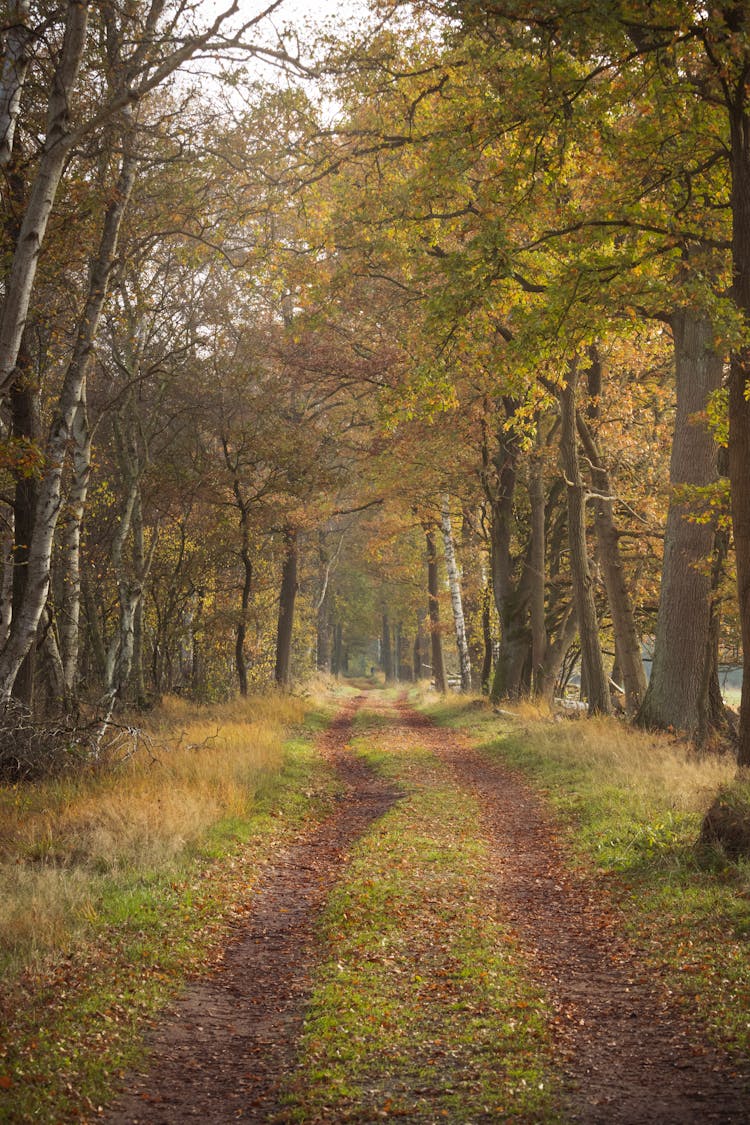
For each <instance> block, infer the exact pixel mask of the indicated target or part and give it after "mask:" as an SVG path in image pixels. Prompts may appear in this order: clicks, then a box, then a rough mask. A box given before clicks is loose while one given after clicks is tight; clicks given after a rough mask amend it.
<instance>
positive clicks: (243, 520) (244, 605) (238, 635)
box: [234, 508, 253, 698]
mask: <svg viewBox="0 0 750 1125" xmlns="http://www.w3.org/2000/svg"><path fill="white" fill-rule="evenodd" d="M240 524H241V533H242V545H241V547H240V561H241V562H242V592H241V594H240V614H239V617H238V619H237V627H236V629H235V636H234V659H235V666H236V668H237V680H238V682H239V689H240V695H241V696H242V697H243V698H246V697H247V691H248V682H247V658H246V656H245V639H246V637H247V619H248V613H249V610H250V594H251V593H252V588H253V563H252V559H251V557H250V529H249V527H248V519H247V512H246V511H245V509H244V508H243V509H242V511H241V516H240Z"/></svg>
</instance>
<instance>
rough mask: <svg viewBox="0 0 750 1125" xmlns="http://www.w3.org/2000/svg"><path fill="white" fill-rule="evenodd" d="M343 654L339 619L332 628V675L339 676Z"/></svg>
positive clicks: (342, 638) (342, 639)
mask: <svg viewBox="0 0 750 1125" xmlns="http://www.w3.org/2000/svg"><path fill="white" fill-rule="evenodd" d="M343 654H344V628H343V626H342V624H341V622H340V621H338V622H337V623H336V626H335V628H334V630H333V654H332V657H331V671H332V672H333V674H334V676H340V675H341V672H342V671H343Z"/></svg>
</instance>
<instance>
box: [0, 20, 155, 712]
mask: <svg viewBox="0 0 750 1125" xmlns="http://www.w3.org/2000/svg"><path fill="white" fill-rule="evenodd" d="M72 6H73V7H75V5H72ZM131 142H132V136H131ZM135 171H136V159H135V157H134V155H133V153H132V151H130V149H129V147H128V146H126V152H125V155H124V157H123V161H122V166H121V170H120V175H119V177H118V181H117V185H116V190H115V195H114V198H113V200H112V202H111V204H110V206H109V208H108V209H107V213H106V215H105V218H104V226H103V230H102V236H101V241H100V244H99V251H98V254H97V257H96V259H95V260H94V262H93V263H92V269H91V276H90V281H89V292H88V298H87V300H86V305H85V307H84V310H83V314H82V316H81V319H80V321H79V324H78V333H77V336H76V342H75V345H74V348H73V355H72V357H71V360H70V363H69V365H68V368H67V370H66V372H65V378H64V380H63V386H62V390H61V393H60V400H59V402H58V406H57V411H56V414H55V418H54V420H53V423H52V427H51V430H50V436H49V439H48V442H47V449H46V462H47V470H46V474H45V477H44V479H43V480H42V481H41V483H40V486H39V496H38V501H37V511H36V518H35V521H34V529H33V534H32V536H31V543H30V549H29V560H28V564H27V582H26V590H25V594H24V599H23V604H22V605H21V607H20V611H19V613H18V615H17V616H16V618H15V619H14V621H13V624H12V627H11V634H10V637H9V639H8V643H7V644H6V646H5V648H4V649H3V651H2V653H1V654H0V700H2V699H7V698H8V697H9V696H10V694H11V692H12V690H13V684H14V682H15V679H16V676H17V675H18V670H19V668H20V667H21V664H22V662H23V660H24V657H25V656H26V654H27V653H28V652H29V649H30V648H31V645H32V643H33V640H34V636H35V634H36V630H37V626H38V624H39V619H40V617H41V614H42V610H43V608H44V603H45V601H46V598H47V592H48V589H49V581H50V559H51V555H52V544H53V538H54V534H55V529H56V527H57V522H58V517H59V513H60V505H61V484H62V472H63V466H64V464H65V459H66V454H67V446H68V440H69V437H70V432H71V428H72V425H73V419H74V417H75V413H76V411H77V409H78V405H79V403H80V401H81V394H82V389H83V386H84V383H85V380H86V373H87V371H88V368H89V365H90V362H91V354H92V349H93V343H94V338H95V336H96V331H97V328H98V326H99V320H100V317H101V312H102V308H103V305H104V300H105V297H106V292H107V285H108V282H109V276H110V273H111V270H112V263H113V261H114V256H115V253H116V250H117V239H118V235H119V231H120V225H121V223H122V218H123V215H124V212H125V208H126V206H127V203H128V200H129V198H130V193H131V191H132V188H133V183H134V180H135ZM17 350H18V349H17V348H16V353H17ZM0 352H1V344H0ZM14 363H15V360H14ZM1 372H2V368H1V367H0V374H1Z"/></svg>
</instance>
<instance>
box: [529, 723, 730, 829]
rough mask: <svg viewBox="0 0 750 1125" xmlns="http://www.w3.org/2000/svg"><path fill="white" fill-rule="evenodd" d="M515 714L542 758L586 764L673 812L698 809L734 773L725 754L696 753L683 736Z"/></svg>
mask: <svg viewBox="0 0 750 1125" xmlns="http://www.w3.org/2000/svg"><path fill="white" fill-rule="evenodd" d="M518 715H519V719H521V720H525V723H524V725H525V726H526V727H527V729H529V732H530V733H531V734H532V735H533V739H534V743H535V745H536V746H537V748H538V749H539V750H540V751H543V753H544V754H545V756H546V757H548V758H551V759H554V760H556V761H558V762H561V763H565V762H568V763H579V764H581V765H585V766H586V768H587V770H590V771H592V772H596V773H598V774H599V776H600V777H601V778H604V779H606V780H607V782H608V783H609V784H611V785H613V786H617V787H623V788H625V789H627V790H629V791H630V792H631V793H633V794H634V795H638V796H640V797H641V798H642V799H643V800H644V801H647V802H649V803H650V802H651V801H653V800H657V801H658V802H659V803H662V802H666V803H668V804H669V805H670V806H671V807H672V808H674V809H675V810H679V811H684V812H703V811H704V810H705V809H706V808H708V805H709V804H710V803H711V800H712V799H713V797H714V795H715V794H716V791H717V789H718V788H719V786H721V785H725V784H728V783H729V782H730V781H731V780H732V779H733V777H734V775H735V773H736V768H737V767H736V763H735V762H734V760H733V759H732V757H731V756H730V755H728V754H727V755H717V754H705V755H702V754H698V753H696V751H695V750H694V749H693V748H692V747H691V746H690V745H689V744H688V743H687V742H686V741H685V740H683V739H678V738H675V737H674V736H670V735H666V734H659V733H652V732H648V731H641V730H638V729H636V728H634V727H631V726H627V725H626V724H625V723H624V722H622V721H621V720H618V719H608V718H592V719H588V718H583V719H565V720H562V721H560V722H556V723H550V721H549V720H547V721H544V720H543V719H541V718H536V719H533V718H530V717H528V715H527V714H526V715H525V714H524V708H523V707H520V708H519V709H518Z"/></svg>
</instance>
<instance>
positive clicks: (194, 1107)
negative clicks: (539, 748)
mask: <svg viewBox="0 0 750 1125" xmlns="http://www.w3.org/2000/svg"><path fill="white" fill-rule="evenodd" d="M362 702H366V703H367V706H368V707H372V708H375V709H377V710H380V711H381V714H382V715H383V717H384V718H385V720H386V729H385V734H384V736H385V737H386V738H388V739H390V740H392V742H393V744H394V745H400V746H404V747H408V746H410V745H411V746H415V747H417V746H423V747H425V748H427V749H429V750H431V751H433V752H434V753H435V754H436V755H437V756H438V757H439V759H440V760H441V761H442V762H443V763H444V765H445V768H446V769H447V770H448V771H450V776H452V777H453V779H454V781H455V784H456V785H457V786H458V787H459V788H461V789H462V790H464V791H468V792H469V793H471V794H472V795H473V796H475V797H476V799H477V800H478V802H479V805H480V808H481V809H482V812H483V820H482V832H483V834H484V836H485V837H486V840H487V843H488V845H489V848H490V855H491V857H492V859H493V869H494V871H493V888H494V889H493V893H494V894H495V895H496V896H497V900H498V903H499V908H500V911H501V913H502V915H503V916H504V917H506V918H508V919H510V921H511V923H512V924H513V926H514V929H515V931H516V933H517V936H518V939H519V941H520V943H521V945H522V946H523V947H524V949H525V950H526V951H527V953H528V955H529V958H530V962H531V964H532V967H533V970H534V972H535V974H536V976H537V978H538V981H539V983H540V984H541V986H542V987H543V989H544V990H545V992H546V994H547V995H548V996H549V997H550V999H551V1003H552V1006H553V1010H554V1012H555V1014H556V1015H555V1028H556V1031H555V1035H556V1046H557V1054H558V1058H559V1061H560V1066H561V1068H562V1070H563V1072H564V1075H565V1078H566V1085H567V1089H568V1091H569V1104H568V1108H567V1110H566V1111H565V1113H564V1120H565V1121H568V1122H574V1121H580V1122H585V1123H592V1122H596V1123H601V1125H641V1123H643V1125H645V1123H648V1125H677V1123H679V1125H698V1123H703V1122H706V1123H708V1122H725V1123H741V1122H750V1101H748V1100H747V1098H746V1096H745V1094H744V1090H745V1089H746V1087H745V1086H744V1083H743V1081H742V1080H741V1078H740V1076H738V1075H737V1074H736V1073H735V1072H734V1071H733V1070H732V1067H731V1065H729V1064H728V1062H727V1061H726V1060H725V1059H722V1058H721V1057H720V1056H719V1054H718V1053H717V1052H716V1051H714V1050H713V1049H711V1048H709V1047H708V1046H707V1045H706V1043H705V1042H703V1041H702V1038H701V1032H700V1029H699V1028H698V1027H697V1026H690V1025H689V1023H688V1022H687V1020H686V1017H685V1015H684V1013H682V1012H679V1011H678V1010H677V1007H676V1005H675V1004H674V1003H673V1002H672V1001H671V999H670V996H669V994H668V992H667V990H666V988H665V987H664V986H663V985H662V984H661V982H660V981H659V980H658V979H656V980H648V979H645V977H644V969H643V961H642V958H641V957H640V956H639V954H638V952H637V951H636V950H634V949H633V948H632V947H630V946H629V944H628V942H627V941H626V940H625V938H624V937H623V936H622V934H621V933H619V932H618V928H617V923H616V921H613V914H612V911H611V910H608V908H607V904H606V902H605V901H604V898H603V896H602V894H601V893H600V892H599V891H598V890H597V888H596V886H595V884H593V883H590V882H588V881H587V880H586V879H585V878H584V877H582V876H579V875H574V874H572V873H571V872H570V870H569V869H568V867H567V865H566V862H565V856H564V849H563V847H562V846H561V844H560V843H559V842H558V840H557V839H556V832H555V826H554V823H553V821H552V819H551V817H550V816H549V814H548V812H547V811H546V809H545V806H544V804H543V802H542V801H541V800H540V799H539V798H538V797H537V796H536V795H535V794H534V793H533V792H532V791H531V790H530V789H529V788H528V787H527V786H525V785H524V784H523V783H522V782H521V781H520V780H519V779H518V778H517V777H516V776H515V775H514V774H513V773H512V772H511V771H508V770H505V769H504V768H503V767H502V765H501V764H499V763H496V762H492V761H490V760H488V759H486V758H484V757H483V756H481V755H480V754H478V753H477V752H475V751H474V750H472V749H471V747H470V745H469V743H468V741H467V740H466V739H465V738H464V737H462V736H461V735H457V734H456V733H455V732H453V731H448V730H444V729H440V728H437V727H435V726H433V725H432V724H431V723H430V722H429V720H427V719H426V718H425V717H424V716H423V715H420V714H419V713H416V712H414V711H412V710H411V709H410V708H409V707H408V706H407V705H406V703H405V702H404V701H401V702H399V703H398V704H397V705H396V706H395V707H394V706H393V704H391V703H388V702H387V701H385V700H384V699H383V697H382V696H381V695H372V696H370V695H368V696H367V697H360V699H358V700H356V701H353V702H352V703H351V704H350V705H348V706H347V708H346V709H345V710H344V712H343V713H342V714H341V715H340V716H339V718H338V719H337V720H336V722H335V723H334V725H333V726H332V727H331V729H330V730H329V732H328V733H327V735H326V736H325V737H324V740H323V743H322V748H323V750H324V753H326V754H327V755H328V756H329V758H330V760H331V761H332V762H333V763H334V765H335V766H336V768H337V770H338V771H339V774H340V776H341V777H342V778H343V779H344V781H345V784H346V794H345V797H344V799H342V800H341V801H340V802H339V807H338V809H337V811H336V813H335V814H334V815H332V816H331V817H330V818H329V819H328V820H327V821H326V822H325V823H324V824H323V825H322V826H320V827H319V828H318V829H316V830H315V831H314V832H311V833H310V834H309V835H307V836H306V837H304V838H303V839H301V840H299V841H298V842H296V843H295V844H294V845H292V846H291V847H290V848H289V849H288V850H287V851H286V852H285V853H284V854H283V855H280V856H279V857H278V859H277V861H276V862H274V863H273V864H272V865H271V866H270V867H269V868H268V869H267V870H266V872H265V876H264V879H263V885H262V888H261V890H260V892H259V895H258V898H257V900H256V901H257V906H256V909H255V911H254V912H253V914H252V916H251V917H250V919H249V921H248V926H247V928H246V929H243V930H242V932H241V933H240V934H239V935H238V938H237V940H236V941H235V942H234V943H233V944H232V945H231V946H230V948H229V950H228V951H227V956H226V959H225V963H224V968H223V971H221V972H220V973H218V974H217V975H216V976H215V977H212V978H210V979H208V980H206V981H204V982H202V983H200V984H197V985H195V986H193V987H192V988H191V989H190V990H189V991H188V992H187V993H186V995H185V996H184V997H183V998H182V999H181V1000H180V1001H179V1002H178V1003H177V1004H176V1005H175V1007H174V1009H173V1011H172V1013H171V1015H170V1018H169V1020H168V1021H167V1022H166V1023H165V1024H164V1025H163V1026H162V1027H161V1029H160V1030H159V1031H158V1033H156V1034H155V1036H154V1039H153V1041H152V1044H151V1046H152V1050H153V1055H152V1058H153V1066H152V1070H151V1072H150V1074H149V1075H147V1076H145V1077H144V1078H143V1079H139V1080H138V1081H137V1082H136V1083H135V1085H133V1086H132V1087H131V1089H130V1090H129V1092H128V1094H127V1096H126V1097H125V1098H124V1099H123V1100H122V1101H121V1102H120V1103H119V1104H118V1105H117V1106H116V1107H115V1109H114V1110H113V1112H112V1113H111V1114H110V1115H109V1116H108V1117H107V1118H106V1120H107V1121H109V1122H110V1125H134V1123H136V1122H143V1123H148V1125H167V1123H168V1125H177V1123H179V1122H184V1121H190V1120H194V1119H196V1118H201V1119H203V1121H205V1122H206V1123H209V1125H212V1123H213V1125H217V1123H219V1122H231V1121H234V1120H242V1121H255V1122H272V1121H277V1120H284V1119H285V1116H284V1111H283V1108H282V1106H281V1104H280V1100H279V1099H280V1090H281V1085H282V1083H283V1081H284V1079H285V1077H287V1076H288V1075H289V1073H290V1071H291V1070H292V1068H293V1067H294V1063H295V1059H296V1057H297V1042H298V1036H299V1033H300V1030H301V1026H302V1019H303V1014H304V1009H305V1004H306V1001H307V998H308V996H309V995H310V990H311V974H312V972H313V970H314V968H315V967H316V965H318V964H320V963H321V961H322V959H323V958H324V957H325V956H326V951H325V950H323V949H321V948H319V947H318V946H317V945H316V938H315V927H316V922H317V919H318V917H319V915H320V911H321V909H322V907H323V905H324V903H325V901H326V897H327V895H328V894H329V892H330V890H331V888H332V887H333V886H334V885H335V882H336V880H337V879H338V878H339V877H340V876H341V874H342V872H343V868H344V863H345V859H346V852H347V850H348V849H349V848H350V847H351V846H352V845H353V844H354V843H355V842H356V841H357V839H358V838H359V837H360V836H361V835H362V834H363V833H364V832H365V831H366V830H367V828H368V826H369V825H370V824H372V822H373V821H374V820H375V819H376V818H377V817H379V816H380V815H382V814H383V813H384V812H385V811H386V810H387V809H388V808H389V807H390V806H391V805H392V804H393V803H394V801H395V800H396V797H397V794H396V793H395V791H394V790H393V788H391V787H390V786H389V784H388V783H386V782H384V781H382V780H379V779H377V778H376V777H374V776H373V774H372V773H371V772H370V771H369V770H368V769H367V768H366V767H365V766H364V765H363V764H362V763H360V762H358V761H357V760H356V759H354V758H353V757H352V756H351V754H350V753H349V752H348V751H347V749H346V747H347V743H348V741H349V738H350V736H351V725H352V719H353V716H354V713H355V712H356V710H357V709H358V707H359V706H360V705H361V704H362ZM418 1049H419V1044H415V1050H418ZM381 1116H383V1115H382V1114H379V1117H381ZM349 1119H352V1120H354V1119H356V1120H357V1121H359V1122H366V1121H369V1120H371V1118H370V1117H368V1116H367V1115H366V1114H365V1116H361V1115H360V1116H357V1117H356V1118H349V1117H347V1120H349ZM402 1119H403V1117H402ZM482 1119H483V1120H484V1118H482ZM372 1120H374V1118H372ZM420 1120H423V1118H420ZM436 1120H437V1118H436ZM441 1120H445V1117H442V1118H441ZM461 1120H463V1117H462V1118H461ZM331 1122H332V1125H333V1122H334V1118H331Z"/></svg>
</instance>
